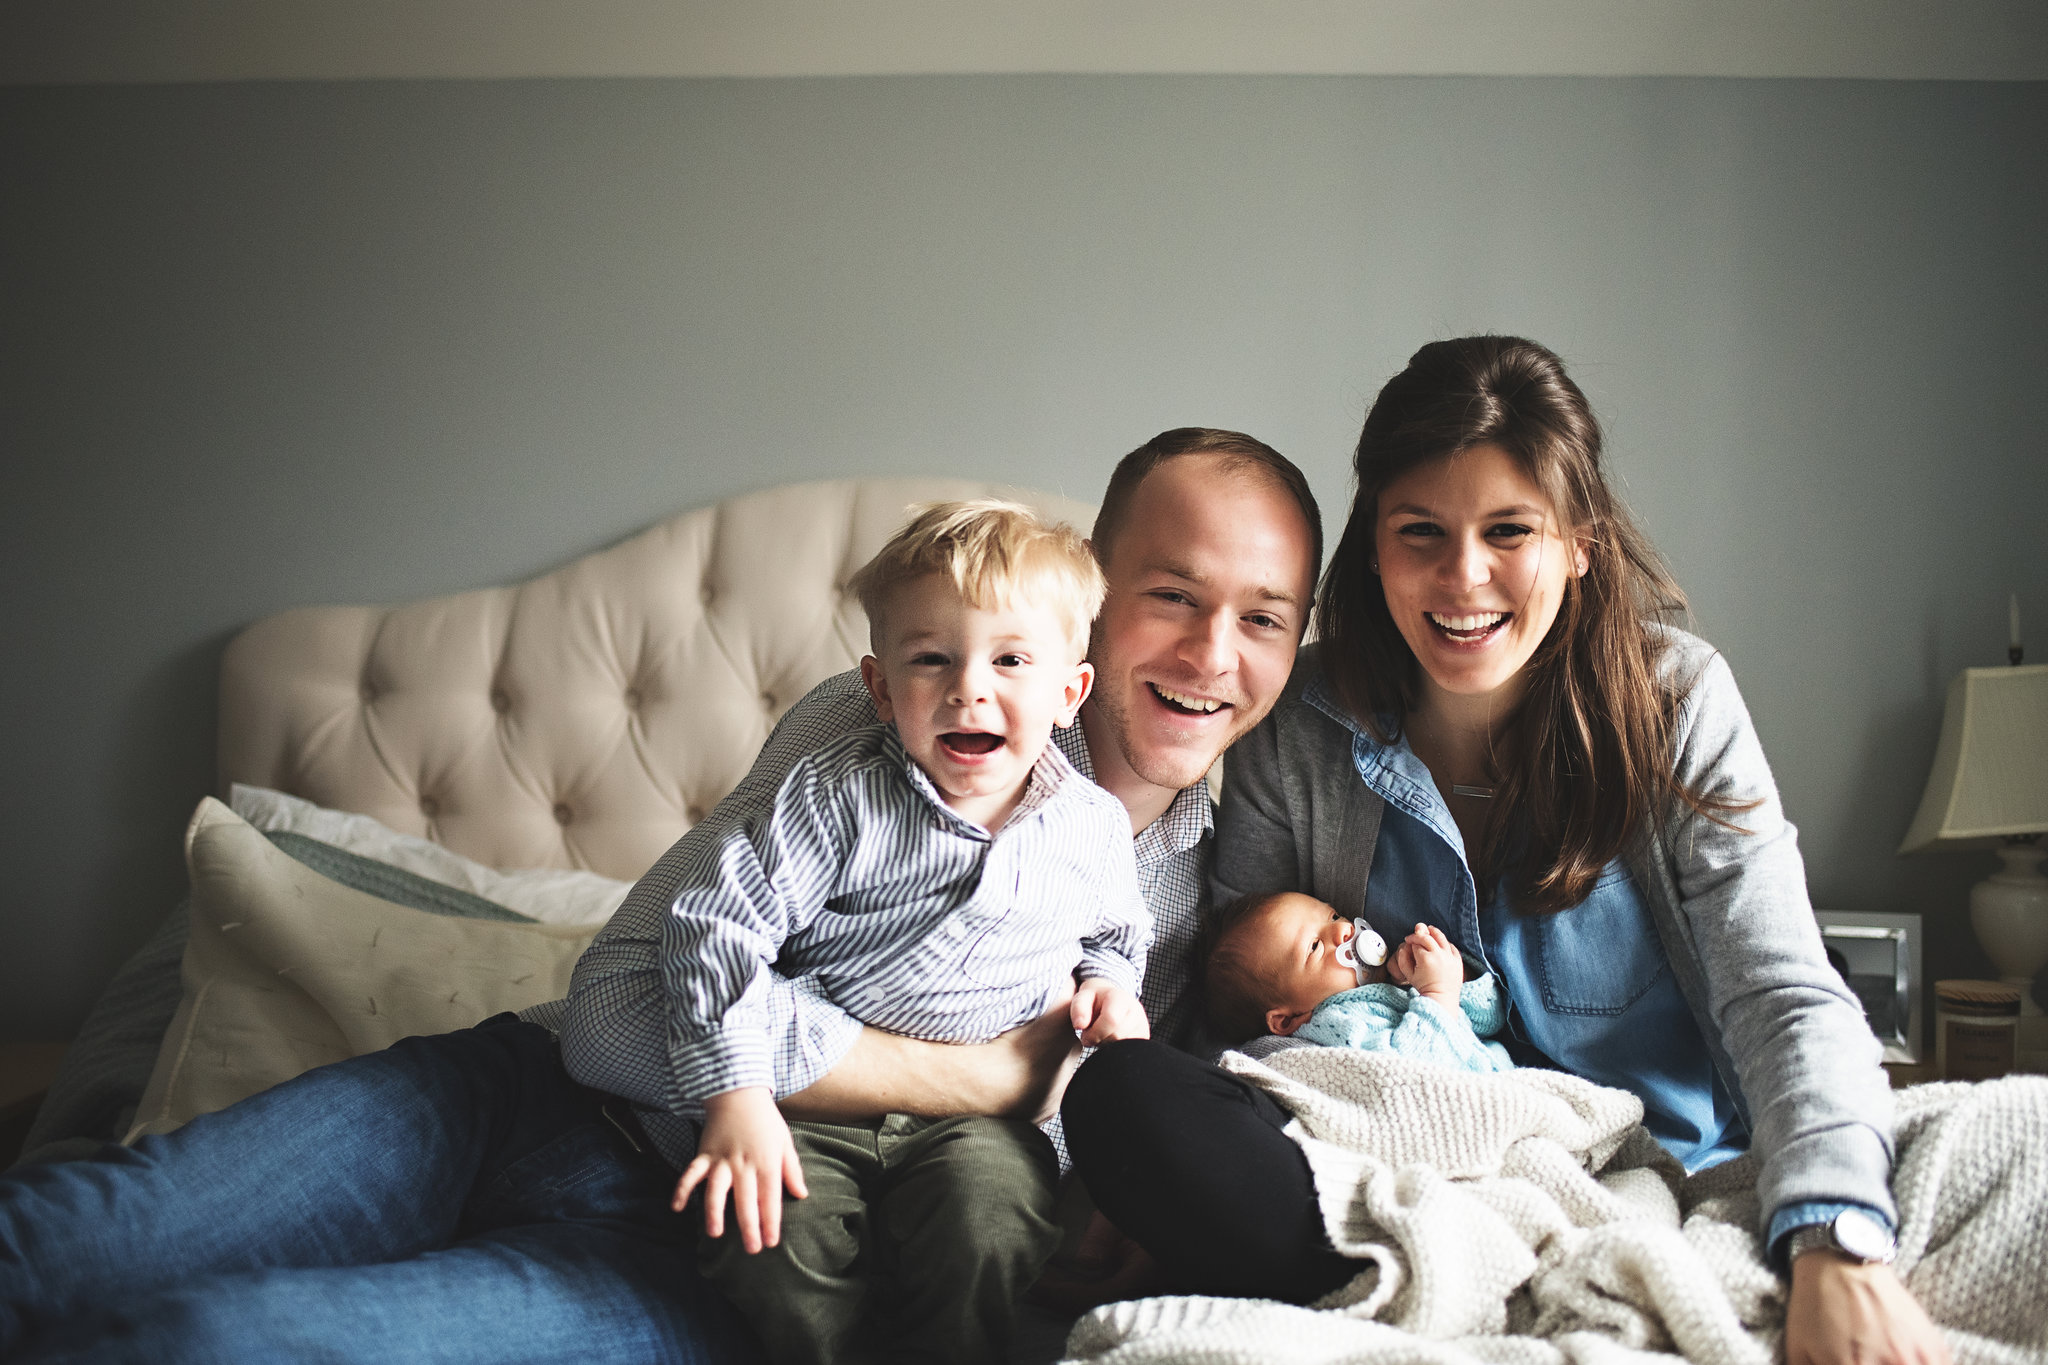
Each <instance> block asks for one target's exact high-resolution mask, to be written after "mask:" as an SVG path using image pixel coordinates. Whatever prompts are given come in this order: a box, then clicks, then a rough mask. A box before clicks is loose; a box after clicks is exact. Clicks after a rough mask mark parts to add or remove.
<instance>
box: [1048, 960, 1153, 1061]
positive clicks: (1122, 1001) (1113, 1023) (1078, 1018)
mask: <svg viewBox="0 0 2048 1365" xmlns="http://www.w3.org/2000/svg"><path fill="white" fill-rule="evenodd" d="M1068 1015H1069V1018H1071V1019H1072V1021H1073V1025H1074V1031H1075V1032H1076V1033H1079V1034H1080V1035H1081V1043H1082V1046H1084V1047H1094V1046H1095V1045H1096V1044H1097V1043H1106V1042H1109V1041H1110V1040H1111V1039H1113V1038H1150V1037H1151V1036H1152V1024H1151V1021H1150V1020H1148V1019H1146V1018H1145V1007H1144V1006H1143V1005H1141V1004H1139V1003H1138V997H1137V996H1135V995H1132V994H1131V993H1130V992H1129V991H1127V990H1125V989H1124V988H1123V987H1122V986H1117V985H1112V984H1111V983H1110V982H1107V981H1104V980H1103V979H1102V978H1101V977H1090V978H1089V979H1088V980H1086V981H1083V982H1082V983H1081V987H1080V989H1079V990H1077V991H1075V992H1074V1003H1073V1005H1072V1006H1071V1007H1070V1008H1069V1011H1068Z"/></svg>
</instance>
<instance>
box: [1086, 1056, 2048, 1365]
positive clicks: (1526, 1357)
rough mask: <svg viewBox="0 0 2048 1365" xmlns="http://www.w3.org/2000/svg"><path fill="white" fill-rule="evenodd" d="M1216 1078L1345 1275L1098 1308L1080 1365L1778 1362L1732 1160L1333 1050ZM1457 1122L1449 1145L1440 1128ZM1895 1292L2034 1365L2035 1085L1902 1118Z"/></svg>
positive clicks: (1910, 1110) (1963, 1337)
mask: <svg viewBox="0 0 2048 1365" xmlns="http://www.w3.org/2000/svg"><path fill="white" fill-rule="evenodd" d="M1223 1065H1224V1066H1225V1068H1226V1069H1228V1070H1231V1071H1234V1072H1236V1073H1237V1074H1239V1075H1242V1076H1244V1077H1246V1078H1247V1079H1249V1080H1251V1081H1252V1082H1253V1083H1254V1084H1256V1085H1258V1086H1260V1087H1261V1088H1263V1089H1265V1090H1266V1091H1268V1092H1269V1093H1271V1094H1272V1095H1273V1097H1274V1098H1275V1099H1276V1100H1278V1101H1279V1102H1280V1103H1281V1104H1282V1105H1283V1106H1285V1107H1286V1108H1287V1109H1288V1110H1290V1111H1291V1112H1292V1113H1293V1114H1294V1116H1295V1117H1294V1120H1293V1122H1292V1123H1291V1124H1290V1125H1289V1133H1290V1134H1291V1135H1292V1136H1293V1137H1294V1139H1295V1140H1296V1141H1297V1142H1299V1143H1300V1144H1301V1146H1302V1148H1303V1150H1304V1151H1306V1152H1307V1153H1308V1159H1309V1164H1310V1167H1311V1168H1312V1169H1313V1170H1314V1172H1315V1178H1316V1189H1317V1193H1318V1196H1319V1197H1320V1199H1321V1202H1322V1206H1323V1216H1324V1222H1325V1224H1326V1226H1327V1227H1328V1230H1329V1234H1330V1239H1331V1241H1332V1242H1333V1243H1334V1244H1335V1245H1336V1246H1337V1248H1338V1249H1339V1250H1340V1251H1343V1252H1344V1253H1345V1254H1346V1255H1348V1256H1353V1257H1356V1258H1357V1259H1358V1260H1359V1262H1360V1271H1359V1274H1358V1276H1357V1277H1356V1278H1355V1279H1353V1280H1352V1281H1351V1283H1350V1284H1348V1285H1346V1286H1344V1287H1343V1288H1341V1289H1339V1290H1338V1291H1337V1292H1335V1293H1334V1294H1331V1295H1329V1296H1328V1297H1327V1298H1325V1299H1323V1300H1321V1301H1320V1302H1318V1303H1317V1304H1316V1305H1315V1306H1314V1307H1311V1308H1299V1307H1295V1306H1292V1305H1288V1304H1279V1303H1273V1302H1271V1301H1267V1300H1256V1299H1212V1298H1160V1299H1143V1300H1138V1301H1136V1302H1132V1303H1119V1304H1110V1305H1108V1306H1107V1307H1104V1308H1100V1309H1097V1310H1096V1311H1094V1312H1093V1313H1090V1314H1089V1315H1087V1316H1086V1317H1084V1318H1082V1319H1081V1320H1080V1322H1078V1323H1077V1324H1075V1327H1074V1330H1073V1333H1072V1334H1071V1336H1070V1337H1069V1338H1068V1341H1067V1352H1068V1358H1069V1359H1071V1360H1077V1361H1087V1362H1091V1365H1152V1363H1153V1362H1158V1363H1159V1365H1166V1363H1167V1362H1179V1363H1182V1365H1322V1363H1323V1362H1330V1363H1332V1365H1334V1362H1346V1365H1567V1362H1569V1365H1619V1363H1620V1362H1624V1361H1627V1362H1647V1361H1650V1360H1653V1359H1654V1360H1658V1361H1661V1362H1664V1365H1668V1363H1669V1362H1670V1360H1671V1359H1672V1357H1674V1356H1681V1357H1683V1358H1685V1359H1686V1360H1690V1361H1694V1362H1698V1365H1770V1362H1771V1361H1773V1360H1774V1359H1782V1352H1781V1350H1780V1337H1781V1336H1782V1333H1783V1327H1784V1317H1785V1302H1784V1290H1783V1287H1782V1286H1781V1285H1780V1283H1779V1281H1778V1279H1777V1277H1776V1276H1775V1275H1773V1274H1772V1273H1771V1271H1770V1270H1769V1269H1767V1268H1766V1267H1765V1265H1764V1262H1763V1257H1762V1248H1761V1244H1760V1241H1759V1238H1758V1236H1757V1233H1756V1225H1757V1221H1758V1209H1757V1200H1756V1192H1755V1188H1754V1181H1755V1168H1754V1165H1753V1164H1752V1163H1751V1161H1750V1160H1749V1159H1748V1158H1746V1157H1745V1158H1742V1159H1739V1160H1737V1161H1732V1162H1729V1163H1726V1164H1725V1165H1722V1166H1719V1167H1715V1168H1714V1169H1712V1170H1709V1171H1705V1172H1702V1173H1701V1174H1699V1175H1697V1176H1694V1177H1692V1178H1690V1179H1687V1178H1685V1176H1684V1175H1683V1173H1682V1172H1681V1171H1680V1170H1679V1168H1678V1166H1677V1165H1676V1164H1675V1163H1674V1162H1673V1161H1672V1160H1671V1159H1670V1158H1669V1157H1668V1156H1666V1155H1665V1154H1664V1152H1663V1150H1662V1149H1661V1148H1659V1147H1658V1146H1657V1144H1656V1143H1655V1142H1654V1141H1653V1140H1652V1139H1651V1138H1650V1137H1649V1135H1648V1134H1647V1133H1646V1132H1645V1131H1644V1130H1643V1129H1642V1127H1641V1126H1640V1119H1641V1117H1642V1106H1641V1103H1640V1102H1639V1101H1637V1100H1636V1098H1635V1097H1634V1096H1633V1095H1629V1094H1626V1093H1624V1092H1622V1091H1618V1090H1610V1089H1607V1088H1605V1087H1602V1086H1597V1085H1594V1084H1592V1083H1591V1082H1589V1081H1583V1080H1580V1079H1579V1078H1577V1077H1575V1076H1568V1075H1565V1074H1563V1073H1561V1072H1554V1071H1536V1070H1526V1071H1515V1072H1508V1073H1503V1074H1500V1075H1494V1076H1476V1075H1469V1074H1466V1073H1462V1072H1454V1071H1450V1070H1447V1069H1443V1068H1436V1067H1427V1066H1422V1065H1418V1064H1416V1063H1414V1062H1411V1061H1408V1060H1407V1059H1404V1058H1401V1057H1396V1056H1391V1055H1387V1054H1379V1053H1366V1052H1357V1051H1353V1050H1350V1049H1343V1048H1296V1049H1292V1050H1289V1051H1286V1052H1281V1053H1278V1054H1276V1055H1275V1056H1273V1057H1272V1058H1270V1059H1269V1060H1267V1061H1266V1062H1263V1063H1262V1062H1257V1061H1253V1060H1252V1059H1250V1058H1248V1057H1244V1056H1241V1055H1239V1054H1236V1053H1227V1054H1225V1056H1224V1059H1223ZM1453 1115H1454V1116H1455V1121H1449V1122H1447V1121H1446V1118H1447V1116H1453ZM1896 1142H1897V1152H1898V1157H1897V1162H1896V1165H1895V1167H1894V1173H1893V1188H1894V1191H1895V1193H1896V1195H1897V1198H1898V1202H1899V1213H1900V1228H1899V1244H1900V1245H1899V1259H1898V1263H1897V1269H1898V1271H1899V1273H1900V1275H1901V1276H1902V1277H1903V1278H1904V1280H1905V1282H1906V1284H1907V1285H1908V1286H1909V1287H1910V1288H1911V1289H1912V1291H1913V1293H1914V1295H1915V1296H1916V1297H1917V1298H1918V1299H1919V1301H1920V1303H1921V1305H1922V1306H1923V1307H1925V1308H1926V1309H1927V1311H1928V1313H1929V1315H1930V1316H1931V1317H1933V1318H1934V1320H1935V1321H1936V1322H1938V1323H1940V1324H1941V1325H1942V1327H1943V1330H1944V1331H1945V1332H1946V1334H1947V1336H1948V1339H1949V1345H1950V1348H1951V1350H1952V1351H1953V1353H1954V1355H1955V1357H1956V1360H1957V1361H1958V1363H1959V1365H2021V1363H2022V1362H2025V1365H2048V1077H2039V1076H2016V1077H2011V1078H2008V1079H2006V1080H2002V1081H1993V1082H1988V1083H1984V1084H1979V1085H1961V1084H1957V1085H1926V1086H1918V1087H1915V1088H1912V1089H1908V1090H1904V1091H1901V1092H1900V1093H1899V1095H1898V1115H1897V1130H1896Z"/></svg>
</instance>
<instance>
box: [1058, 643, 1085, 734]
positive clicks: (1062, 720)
mask: <svg viewBox="0 0 2048 1365" xmlns="http://www.w3.org/2000/svg"><path fill="white" fill-rule="evenodd" d="M1094 690H1095V665H1094V664H1091V663H1089V662H1088V661H1087V660H1086V659H1083V660H1082V661H1081V662H1080V663H1078V664H1076V665H1075V666H1074V676H1073V677H1071V678H1069V679H1068V680H1067V694H1066V696H1065V698H1063V699H1062V702H1061V705H1060V713H1059V714H1058V715H1056V716H1054V717H1053V718H1052V723H1053V724H1054V725H1057V726H1059V727H1060V729H1062V730H1064V729H1066V728H1067V727H1068V726H1070V725H1072V724H1073V723H1074V718H1075V717H1076V716H1078V715H1080V714H1081V703H1082V702H1084V701H1087V700H1088V694H1089V693H1090V692H1093V691H1094Z"/></svg>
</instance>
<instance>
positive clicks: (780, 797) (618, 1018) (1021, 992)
mask: <svg viewBox="0 0 2048 1365" xmlns="http://www.w3.org/2000/svg"><path fill="white" fill-rule="evenodd" d="M842 682H850V683H851V686H852V687H853V688H859V683H858V680H857V678H855V677H854V676H853V675H845V676H844V677H843V678H841V679H834V680H833V681H832V683H828V684H826V685H825V686H824V687H822V688H820V689H818V690H817V691H816V692H814V693H813V694H812V696H811V697H810V698H806V699H805V701H803V702H800V703H799V704H798V706H797V707H795V708H793V709H792V711H791V713H790V715H789V716H788V717H785V718H784V722H783V724H782V725H781V726H779V727H778V728H777V730H776V733H775V734H774V735H773V736H772V737H771V738H770V741H769V743H768V745H767V746H766V747H765V748H764V749H763V751H762V755H761V757H760V759H759V760H758V761H757V762H756V765H755V767H754V770H753V771H752V772H751V773H749V774H748V777H747V779H746V780H745V781H744V782H742V783H741V784H740V786H739V787H738V788H736V789H735V790H734V791H733V793H732V794H731V795H730V796H728V797H727V798H726V800H725V801H724V802H722V803H720V805H719V807H718V809H717V810H716V811H714V812H713V813H712V815H711V816H710V817H709V818H707V819H706V820H705V821H704V822H703V823H702V824H700V825H699V826H697V828H695V829H693V830H692V831H691V832H690V833H689V834H688V835H686V836H685V837H684V838H683V839H682V840H680V841H679V842H678V843H677V844H676V846H675V847H674V848H673V849H671V850H670V851H669V853H668V854H666V855H665V856H664V857H663V858H662V860H661V861H660V862H659V863H657V864H656V865H655V867H654V868H653V869H652V870H651V871H650V872H649V873H648V875H647V876H646V877H644V878H642V879H641V881H640V883H639V885H638V886H636V887H635V888H634V890H633V892H632V894H631V895H630V896H629V897H628V898H627V901H626V903H625V904H624V905H623V906H621V907H620V910H619V912H618V914H617V915H616V916H615V917H614V918H613V920H612V922H611V924H609V925H608V926H607V927H606V928H605V930H604V931H603V932H602V933H601V934H599V936H598V938H597V940H596V941H595V942H594V943H593V944H592V945H591V948H590V950H589V952H588V953H586V955H585V956H584V958H583V960H582V961H581V962H580V963H579V964H578V965H577V970H576V976H575V979H574V981H573V983H572V985H571V991H570V997H569V1000H568V1002H567V1005H566V1008H565V1009H564V1010H561V1011H560V1012H559V1013H557V1012H555V1011H534V1012H532V1014H530V1016H529V1017H534V1018H537V1019H540V1020H541V1021H542V1022H552V1021H551V1020H549V1019H548V1018H547V1017H546V1016H547V1015H548V1014H556V1017H557V1018H559V1019H560V1024H561V1038H562V1049H563V1056H564V1059H565V1060H566V1061H567V1062H568V1064H569V1066H570V1069H571V1070H572V1072H574V1073H575V1074H576V1076H577V1077H578V1079H579V1080H582V1081H584V1082H585V1083H588V1084H591V1085H595V1086H599V1087H601V1088H603V1089H606V1090H609V1091H612V1092H614V1093H617V1094H620V1095H623V1096H625V1097H626V1098H627V1099H629V1100H631V1101H633V1103H634V1104H635V1106H636V1108H637V1109H639V1111H640V1112H641V1116H642V1122H643V1125H644V1126H645V1127H646V1128H647V1129H648V1132H649V1135H650V1136H651V1137H653V1138H654V1140H655V1142H656V1144H657V1145H658V1146H659V1147H661V1149H662V1151H663V1154H664V1155H665V1156H667V1157H668V1158H669V1159H670V1160H671V1161H678V1162H681V1161H687V1159H688V1157H689V1155H690V1153H691V1152H693V1151H694V1149H695V1145H696V1133H695V1127H696V1125H695V1123H694V1122H691V1121H690V1120H693V1119H694V1118H696V1117H697V1116H698V1115H700V1114H701V1112H702V1106H701V1100H702V1098H703V1097H704V1096H707V1095H711V1094H716V1093H719V1092H721V1091H724V1090H730V1089H733V1088H735V1087H738V1086H744V1085H766V1086H770V1087H771V1088H772V1089H773V1090H774V1091H775V1092H776V1093H777V1094H787V1093H790V1092H791V1091H795V1090H801V1089H803V1088H805V1087H806V1086H808V1085H810V1084H812V1083H813V1082H815V1081H816V1080H818V1079H819V1078H820V1077H822V1076H823V1075H824V1074H825V1073H826V1072H828V1071H829V1070H831V1068H832V1067H833V1066H834V1065H836V1064H837V1063H838V1061H839V1060H840V1059H841V1058H842V1057H843V1056H844V1055H845V1053H846V1050H847V1049H848V1048H850V1047H851V1046H852V1045H853V1042H854V1040H855V1039H856V1038H857V1037H858V1035H859V1032H860V1029H861V1026H862V1025H863V1024H871V1025H874V1026H877V1027H881V1028H886V1029H889V1030H890V1031H892V1032H896V1033H901V1034H904V1035H907V1036H910V1037H918V1038H926V1039H932V1040H937V1041H948V1042H979V1041H983V1040H986V1039H988V1038H991V1037H994V1036H995V1035H996V1034H998V1033H1002V1032H1004V1031H1006V1030H1008V1029H1010V1028H1014V1027H1016V1026H1017V1025H1019V1024H1021V1023H1024V1022H1026V1021H1028V1020H1030V1019H1033V1018H1036V1017H1037V1016H1038V1015H1039V1014H1040V1013H1042V1012H1043V1010H1044V1009H1045V1007H1046V1004H1047V1003H1048V998H1049V996H1050V995H1051V994H1052V993H1053V992H1054V991H1055V990H1057V989H1059V988H1060V983H1061V982H1062V981H1063V980H1064V979H1065V978H1066V977H1067V976H1068V974H1069V973H1070V972H1074V971H1076V970H1077V969H1078V973H1079V974H1080V975H1081V976H1082V977H1084V978H1086V977H1100V978H1103V979H1106V980H1109V981H1112V982H1115V983H1116V984H1118V985H1121V986H1124V987H1125V988H1126V989H1133V990H1135V989H1137V988H1138V986H1139V983H1140V974H1141V972H1142V970H1143V964H1144V960H1145V943H1146V940H1147V939H1148V937H1149V930H1150V921H1151V916H1150V914H1149V912H1148V911H1147V910H1146V908H1145V904H1144V901H1143V898H1142V896H1141V894H1140V891H1139V887H1138V881H1137V873H1136V869H1135V866H1134V861H1133V853H1132V847H1133V846H1132V844H1131V843H1130V841H1129V829H1130V825H1129V817H1128V815H1127V813H1126V812H1125V810H1124V808H1123V806H1122V805H1121V804H1120V803H1119V802H1117V801H1116V799H1115V798H1114V797H1111V796H1110V795H1109V794H1108V793H1107V792H1105V791H1103V790H1102V789H1101V788H1100V787H1097V786H1096V785H1095V784H1094V783H1092V782H1090V781H1087V780H1085V778H1084V777H1083V776H1082V775H1081V774H1080V773H1078V772H1076V770H1075V768H1074V766H1073V764H1072V763H1071V761H1070V760H1069V759H1068V758H1067V757H1066V756H1065V754H1064V752H1063V751H1062V750H1061V749H1059V748H1056V747H1053V746H1048V747H1047V749H1046V752H1045V754H1044V755H1043V756H1042V757H1041V758H1040V760H1039V762H1038V765H1037V766H1036V767H1035V768H1034V769H1033V771H1032V774H1031V777H1030V779H1029V781H1028V783H1027V786H1026V792H1025V796H1024V800H1023V802H1022V804H1021V805H1020V806H1019V809H1018V811H1017V813H1016V814H1015V815H1014V816H1013V817H1012V818H1011V820H1010V822H1009V823H1008V824H1006V825H1005V826H1004V827H1003V829H1002V831H1001V832H1000V833H999V834H997V835H995V836H993V837H991V836H990V835H989V833H988V832H987V831H985V830H983V829H981V827H979V826H977V825H974V824H972V823H971V822H968V821H966V820H963V819H961V818H960V817H959V816H958V815H957V814H955V813H954V812H953V811H952V810H951V809H950V808H948V807H947V806H946V805H945V804H944V802H943V801H942V800H941V799H940V797H939V795H938V793H937V791H936V789H934V788H933V787H932V785H931V781H930V779H929V778H928V777H926V776H925V774H924V773H923V772H922V771H921V770H920V769H918V768H917V766H916V765H915V764H914V763H912V762H911V761H910V759H909V756H908V755H907V754H906V753H905V752H904V750H903V748H902V745H901V743H900V741H899V740H898V739H897V737H896V735H895V732H894V730H893V729H892V728H890V727H887V726H878V725H875V724H873V723H872V722H873V719H874V717H873V712H872V708H871V707H870V706H866V705H863V706H861V707H859V708H857V709H856V708H851V707H848V706H847V705H846V704H845V703H847V702H849V701H850V700H852V695H851V693H850V692H849V691H848V690H847V689H846V688H843V687H842V688H837V689H835V688H834V687H833V683H842ZM859 696H860V698H861V700H862V701H863V702H865V689H860V692H859ZM849 711H851V712H852V714H848V712H849ZM863 712H864V713H865V714H862V713H863ZM827 713H830V718H829V719H828V716H827ZM792 720H794V721H795V722H796V723H795V724H792V723H791V722H792ZM835 720H836V721H837V723H836V724H834V723H833V721H835ZM860 720H866V721H868V722H869V724H867V725H866V726H864V727H862V726H859V724H858V722H859V721H860ZM849 730H850V731H851V732H850V733H849ZM806 740H808V741H811V742H810V743H805V742H804V741H806ZM1077 964H1078V967H1077Z"/></svg>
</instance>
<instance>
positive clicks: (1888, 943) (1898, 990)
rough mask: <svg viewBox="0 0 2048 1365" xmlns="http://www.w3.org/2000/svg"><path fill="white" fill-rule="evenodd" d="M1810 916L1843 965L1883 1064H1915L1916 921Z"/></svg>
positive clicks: (1920, 1002)
mask: <svg viewBox="0 0 2048 1365" xmlns="http://www.w3.org/2000/svg"><path fill="white" fill-rule="evenodd" d="M1813 916H1814V918H1815V919H1817V920H1819V921H1820V936H1821V941H1822V942H1823V943H1825V944H1826V945H1827V946H1828V948H1829V949H1831V950H1832V952H1833V953H1837V954H1840V956H1841V960H1842V961H1843V962H1844V963H1846V964H1847V967H1848V970H1847V971H1846V973H1845V976H1846V977H1847V979H1848V982H1849V989H1850V990H1852V991H1854V992H1855V993H1856V998H1857V999H1858V1000H1859V1001H1861V1002H1862V1003H1863V1016H1864V1018H1866V1019H1868V1020H1869V1021H1870V1031H1871V1032H1872V1033H1875V1034H1876V1035H1877V1039H1878V1041H1879V1042H1880V1043H1882V1044H1884V1059H1885V1061H1887V1062H1904V1063H1907V1064H1909V1065H1913V1064H1918V1063H1919V1061H1920V1039H1921V1037H1922V1036H1923V1033H1922V1030H1921V1011H1922V1010H1923V1009H1924V1008H1925V1004H1924V1002H1925V997H1926V994H1927V990H1926V985H1927V983H1926V982H1925V981H1924V980H1923V979H1922V976H1921V951H1920V949H1921V938H1920V916H1918V915H1887V914H1879V913H1876V912H1874V911H1871V912H1865V911H1850V910H1816V911H1814V912H1813Z"/></svg>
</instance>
